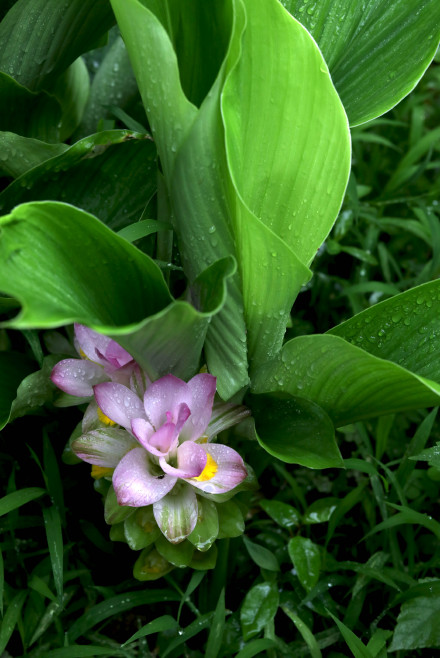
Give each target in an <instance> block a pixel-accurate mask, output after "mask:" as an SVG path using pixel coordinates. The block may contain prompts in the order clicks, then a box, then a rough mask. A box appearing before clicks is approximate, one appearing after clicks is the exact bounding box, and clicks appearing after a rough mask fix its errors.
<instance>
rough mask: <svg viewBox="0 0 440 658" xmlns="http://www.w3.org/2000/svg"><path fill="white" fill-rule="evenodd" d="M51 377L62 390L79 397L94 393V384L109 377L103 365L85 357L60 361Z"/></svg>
mask: <svg viewBox="0 0 440 658" xmlns="http://www.w3.org/2000/svg"><path fill="white" fill-rule="evenodd" d="M50 378H51V380H52V381H53V383H54V384H55V386H58V388H60V389H61V390H62V391H64V392H65V393H69V394H70V395H76V396H77V397H79V398H87V397H89V396H90V395H93V386H94V385H95V384H99V383H100V382H105V381H106V380H107V379H108V377H107V375H106V374H105V372H104V370H103V369H102V367H101V366H99V365H98V364H96V363H92V362H91V361H85V360H84V359H64V360H63V361H59V363H57V364H56V365H55V366H54V368H53V370H52V374H51V376H50Z"/></svg>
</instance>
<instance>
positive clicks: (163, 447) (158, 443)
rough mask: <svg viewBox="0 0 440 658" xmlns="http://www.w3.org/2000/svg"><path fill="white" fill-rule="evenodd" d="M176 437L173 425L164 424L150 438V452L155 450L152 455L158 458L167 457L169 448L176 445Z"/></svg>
mask: <svg viewBox="0 0 440 658" xmlns="http://www.w3.org/2000/svg"><path fill="white" fill-rule="evenodd" d="M177 437H178V434H177V431H176V426H175V424H174V423H165V424H164V425H162V427H159V429H158V430H157V432H154V434H152V436H151V437H150V440H149V444H150V447H151V451H153V450H155V451H156V452H155V453H154V454H156V455H158V456H160V457H163V456H164V455H167V454H168V453H169V451H170V450H171V448H172V447H173V446H174V445H175V444H176V439H177Z"/></svg>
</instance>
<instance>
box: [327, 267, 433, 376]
mask: <svg viewBox="0 0 440 658" xmlns="http://www.w3.org/2000/svg"><path fill="white" fill-rule="evenodd" d="M439 318H440V281H439V280H435V281H430V282H429V283H425V284H423V285H421V286H417V287H416V288H412V289H411V290H408V291H406V292H403V293H401V294H400V295H396V296H395V297H392V298H391V299H387V300H385V301H383V302H380V303H379V304H376V305H375V306H372V307H371V308H369V309H367V310H365V311H362V313H359V314H358V315H355V316H354V317H353V318H351V319H350V320H347V321H346V322H343V323H342V324H340V325H338V326H336V327H334V328H333V329H330V331H329V332H328V333H329V334H332V335H333V336H340V337H341V338H344V339H345V340H347V341H349V342H350V343H352V344H353V345H357V347H361V348H362V349H363V350H365V351H366V352H369V353H370V354H374V356H378V357H380V358H381V359H387V360H388V361H393V362H394V363H398V364H399V365H401V366H402V367H404V368H407V369H408V370H411V371H412V372H415V373H417V374H418V375H421V376H422V377H427V378H429V379H433V380H434V381H437V382H440V361H439V359H438V354H439V352H440V320H439Z"/></svg>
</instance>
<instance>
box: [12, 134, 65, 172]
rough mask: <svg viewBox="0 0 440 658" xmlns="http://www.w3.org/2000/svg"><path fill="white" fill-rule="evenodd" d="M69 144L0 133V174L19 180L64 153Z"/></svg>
mask: <svg viewBox="0 0 440 658" xmlns="http://www.w3.org/2000/svg"><path fill="white" fill-rule="evenodd" d="M68 148H69V147H68V146H67V144H48V143H47V142H42V141H40V140H38V139H32V138H31V137H22V136H21V135H17V134H16V133H11V132H1V133H0V153H1V156H0V172H1V173H3V174H6V175H7V176H12V177H13V178H18V177H19V176H21V175H22V174H24V173H25V172H26V171H29V169H33V168H34V167H37V166H38V165H39V164H41V163H42V162H44V161H45V160H50V159H51V158H55V157H56V156H57V155H61V153H64V151H65V150H66V149H68Z"/></svg>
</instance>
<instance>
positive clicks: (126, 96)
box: [75, 36, 139, 137]
mask: <svg viewBox="0 0 440 658" xmlns="http://www.w3.org/2000/svg"><path fill="white" fill-rule="evenodd" d="M137 98H139V90H138V87H137V84H136V79H135V77H134V73H133V69H132V67H131V64H130V60H129V58H128V54H127V50H126V48H125V44H124V42H123V41H122V39H121V37H120V36H118V37H116V39H115V41H114V43H113V44H112V46H111V47H110V48H109V50H108V52H107V53H106V55H105V57H104V58H103V60H102V62H101V64H100V66H99V68H98V70H97V72H96V75H95V77H94V78H93V82H92V85H91V88H90V95H89V98H88V101H87V106H86V108H85V110H84V115H83V117H82V120H81V124H80V125H79V127H78V130H77V132H76V133H75V136H76V137H86V136H87V135H91V134H93V133H95V132H97V130H98V122H99V121H100V120H101V119H105V118H108V117H110V116H111V109H110V107H111V106H117V107H121V108H125V107H127V105H128V104H130V103H131V102H132V101H133V100H134V99H137Z"/></svg>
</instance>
